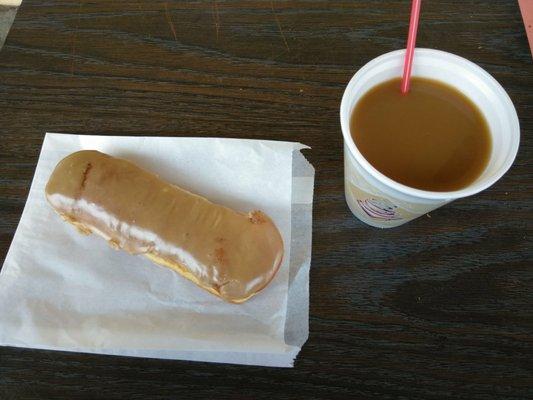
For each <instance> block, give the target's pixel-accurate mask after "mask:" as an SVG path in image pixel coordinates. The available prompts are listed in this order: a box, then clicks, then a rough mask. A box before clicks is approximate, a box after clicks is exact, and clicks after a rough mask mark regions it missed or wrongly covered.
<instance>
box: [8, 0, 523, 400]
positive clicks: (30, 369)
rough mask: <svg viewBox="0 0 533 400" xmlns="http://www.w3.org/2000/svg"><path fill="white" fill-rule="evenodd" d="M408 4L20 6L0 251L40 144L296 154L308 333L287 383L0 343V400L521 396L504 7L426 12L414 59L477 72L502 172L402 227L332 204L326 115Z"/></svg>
mask: <svg viewBox="0 0 533 400" xmlns="http://www.w3.org/2000/svg"><path fill="white" fill-rule="evenodd" d="M409 8H410V5H409V1H407V0H402V1H399V0H398V1H392V0H387V1H385V0H384V1H368V0H361V1H355V0H352V1H347V0H346V1H320V0H312V1H311V0H309V1H279V0H277V1H273V2H271V1H254V0H235V1H223V0H215V1H206V2H201V1H195V2H177V1H166V2H163V1H151V0H144V1H109V0H98V1H96V0H95V1H85V2H78V1H59V0H49V1H37V0H24V3H23V5H22V7H21V8H20V10H19V13H18V16H17V19H16V21H15V23H14V25H13V28H12V30H11V33H10V35H9V36H8V38H7V41H6V44H5V47H4V48H3V49H2V51H1V52H0V110H1V111H0V135H1V140H0V157H1V158H0V160H1V164H0V253H1V255H2V259H3V258H4V257H5V254H6V252H7V249H8V247H9V245H10V242H11V240H12V238H13V234H14V232H15V229H16V226H17V223H18V221H19V218H20V215H21V212H22V209H23V206H24V202H25V200H26V196H27V194H28V189H29V185H30V182H31V179H32V176H33V172H34V168H35V164H36V161H37V158H38V155H39V150H40V147H41V144H42V140H43V135H44V132H45V131H54V132H70V133H80V134H83V133H87V134H88V133H100V134H118V135H168V136H190V135H194V136H206V137H208V136H225V137H241V138H257V139H279V140H293V141H301V142H303V143H306V144H308V145H310V146H311V147H312V150H311V151H308V152H307V153H306V154H307V156H308V158H309V160H310V161H311V162H312V163H313V164H314V166H315V168H316V188H315V202H314V227H313V261H312V267H311V306H310V337H309V341H308V342H307V343H306V345H305V346H304V348H303V350H302V352H301V353H300V356H299V357H298V359H297V361H296V366H295V368H294V369H275V368H260V367H243V366H233V365H217V364H206V363H192V362H181V361H162V360H153V359H138V358H126V357H110V356H99V355H85V354H72V353H62V352H51V351H38V350H28V349H16V348H5V347H4V348H0V398H1V399H26V398H28V399H30V398H43V399H58V398H65V399H78V398H80V399H81V398H105V399H111V398H127V399H171V398H184V399H185V398H186V399H202V398H206V399H215V398H216V399H292V398H305V399H348V398H357V399H362V398H375V399H392V398H404V399H526V398H533V265H532V264H533V257H532V247H533V246H532V240H531V222H532V211H533V210H532V209H533V207H532V200H533V199H532V195H533V190H532V184H533V180H532V175H531V159H532V157H533V151H532V150H533V148H532V146H533V137H532V136H533V68H532V59H531V55H530V53H529V48H528V45H527V40H526V36H525V32H524V26H523V24H522V20H521V17H520V13H519V9H518V6H517V3H516V1H514V0H508V1H503V0H499V1H496V0H491V1H486V0H478V1H467V0H455V1H452V0H439V1H436V0H435V1H430V0H426V1H425V2H424V4H423V8H422V22H421V26H420V30H419V40H418V44H419V46H420V47H430V48H437V49H442V50H446V51H450V52H452V53H456V54H459V55H462V56H464V57H466V58H469V59H470V60H472V61H474V62H476V63H478V64H480V65H481V66H482V67H483V68H485V69H486V70H488V71H489V72H490V73H491V74H493V75H494V76H495V77H496V78H497V79H498V80H499V81H500V82H501V83H502V85H503V86H504V87H505V88H506V89H507V91H508V92H509V94H510V96H511V98H512V100H513V101H514V104H515V105H516V108H517V110H518V114H519V117H520V123H521V128H522V141H521V146H520V151H519V153H518V157H517V160H516V162H515V164H514V166H513V167H512V169H511V170H510V171H509V173H507V174H506V175H505V177H504V178H503V179H501V180H500V181H499V182H498V183H497V184H495V185H494V186H493V187H491V188H490V189H489V190H487V191H485V192H483V193H481V194H479V195H477V196H474V197H472V198H467V199H463V200H460V201H456V202H454V203H452V204H450V205H448V206H446V207H444V208H442V209H439V210H436V211H434V212H432V213H431V214H430V215H428V216H427V217H423V218H419V219H418V220H416V221H414V222H412V223H409V224H408V225H405V226H403V227H401V228H396V229H392V230H378V229H374V228H370V227H368V226H365V225H364V224H362V223H361V222H359V221H358V220H356V219H355V218H353V217H352V216H351V214H350V212H349V211H348V208H347V206H346V204H345V201H344V195H343V175H342V174H343V164H342V139H341V132H340V125H339V104H340V98H341V95H342V93H343V90H344V87H345V84H346V83H347V82H348V80H349V79H350V77H351V76H352V74H353V73H354V72H355V71H356V70H357V69H358V68H359V67H361V66H362V65H363V64H365V63H366V62H367V61H369V60H370V59H372V58H374V57H376V56H378V55H380V54H382V53H385V52H388V51H391V50H394V49H398V48H401V47H403V46H404V41H405V40H404V36H405V34H406V29H407V21H408V13H409Z"/></svg>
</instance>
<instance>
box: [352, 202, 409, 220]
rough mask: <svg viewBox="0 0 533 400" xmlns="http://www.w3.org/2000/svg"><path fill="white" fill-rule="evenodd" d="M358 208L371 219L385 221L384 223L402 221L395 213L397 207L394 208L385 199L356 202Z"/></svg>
mask: <svg viewBox="0 0 533 400" xmlns="http://www.w3.org/2000/svg"><path fill="white" fill-rule="evenodd" d="M357 204H359V207H361V209H362V210H363V211H364V212H365V213H366V214H367V215H368V216H369V217H371V218H375V219H379V220H385V221H397V220H400V219H402V217H401V216H400V215H398V213H397V212H396V210H397V208H398V206H395V205H394V204H392V203H391V202H390V201H388V200H386V199H373V198H372V199H366V200H359V199H358V200H357Z"/></svg>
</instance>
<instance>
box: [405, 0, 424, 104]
mask: <svg viewBox="0 0 533 400" xmlns="http://www.w3.org/2000/svg"><path fill="white" fill-rule="evenodd" d="M421 2H422V0H413V4H412V6H411V20H410V21H409V36H407V49H406V51H405V61H404V64H403V78H402V87H401V91H402V94H406V93H407V92H409V81H410V79H411V69H412V67H413V56H414V55H415V45H416V32H417V31H418V18H419V17H420V3H421Z"/></svg>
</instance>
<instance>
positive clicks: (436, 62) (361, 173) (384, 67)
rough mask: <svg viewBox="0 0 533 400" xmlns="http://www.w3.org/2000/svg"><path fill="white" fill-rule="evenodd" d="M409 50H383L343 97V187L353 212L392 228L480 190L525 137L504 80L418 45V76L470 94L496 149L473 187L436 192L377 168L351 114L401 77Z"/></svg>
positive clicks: (503, 168)
mask: <svg viewBox="0 0 533 400" xmlns="http://www.w3.org/2000/svg"><path fill="white" fill-rule="evenodd" d="M404 55H405V50H397V51H393V52H390V53H387V54H383V55H382V56H380V57H377V58H375V59H373V60H372V61H370V62H369V63H368V64H366V65H365V66H364V67H363V68H361V69H360V70H359V71H357V73H356V74H355V75H354V76H353V78H352V79H351V80H350V82H349V83H348V86H347V87H346V90H345V92H344V95H343V97H342V102H341V108H340V117H341V127H342V135H343V138H344V189H345V195H346V202H347V203H348V206H349V207H350V210H351V211H352V213H353V214H354V215H355V216H356V217H357V218H359V219H360V220H361V221H363V222H365V223H367V224H368V225H372V226H376V227H380V228H392V227H395V226H399V225H402V224H405V223H406V222H408V221H410V220H412V219H414V218H417V217H419V216H421V215H423V214H426V213H427V212H429V211H431V210H434V209H436V208H438V207H440V206H442V205H444V204H446V203H449V202H450V201H452V200H455V199H459V198H462V197H466V196H470V195H473V194H476V193H478V192H480V191H482V190H484V189H486V188H488V187H489V186H491V185H492V184H493V183H495V182H496V181H497V180H498V179H500V178H501V177H502V175H503V174H504V173H505V172H506V171H507V170H508V169H509V168H510V167H511V164H512V163H513V161H514V159H515V156H516V153H517V151H518V144H519V142H520V126H519V123H518V117H517V115H516V110H515V108H514V106H513V103H512V102H511V99H510V98H509V96H508V95H507V93H506V92H505V90H504V89H503V88H502V87H501V85H500V84H499V83H498V82H497V81H496V80H495V79H494V78H493V77H492V76H490V75H489V74H488V73H487V72H486V71H485V70H483V69H482V68H480V67H479V66H477V65H476V64H474V63H472V62H470V61H468V60H466V59H464V58H462V57H459V56H456V55H454V54H450V53H446V52H443V51H439V50H432V49H416V50H415V59H414V63H413V76H418V77H424V78H431V79H435V80H438V81H441V82H444V83H447V84H448V85H451V86H453V87H454V88H456V89H457V90H459V91H460V92H462V93H463V94H464V95H466V96H467V97H468V98H470V99H471V100H472V101H473V102H474V103H475V104H476V105H477V106H478V107H479V109H480V110H481V112H482V113H483V115H484V116H485V118H486V120H487V123H488V125H489V129H490V133H491V137H492V153H491V156H490V160H489V162H488V164H487V166H486V168H485V170H484V171H483V173H482V174H481V175H480V176H479V177H478V178H477V179H476V180H475V181H474V182H473V183H472V184H470V185H469V186H468V187H466V188H464V189H461V190H456V191H452V192H431V191H426V190H420V189H414V188H411V187H409V186H406V185H402V184H401V183H398V182H395V181H393V180H392V179H390V178H388V177H386V176H385V175H383V174H382V173H380V172H379V171H378V170H377V169H375V168H374V167H372V165H370V163H369V162H368V161H367V160H366V159H365V158H364V157H363V155H362V154H361V153H360V152H359V150H358V149H357V146H356V145H355V143H354V141H353V139H352V136H351V134H350V117H351V114H352V110H353V109H354V107H355V105H356V104H357V102H358V101H359V99H360V98H361V97H362V96H363V95H364V94H365V93H366V92H367V91H368V90H369V89H371V88H372V87H374V86H376V85H377V84H379V83H381V82H384V81H387V80H389V79H392V78H396V77H399V76H400V75H401V72H402V68H403V60H404Z"/></svg>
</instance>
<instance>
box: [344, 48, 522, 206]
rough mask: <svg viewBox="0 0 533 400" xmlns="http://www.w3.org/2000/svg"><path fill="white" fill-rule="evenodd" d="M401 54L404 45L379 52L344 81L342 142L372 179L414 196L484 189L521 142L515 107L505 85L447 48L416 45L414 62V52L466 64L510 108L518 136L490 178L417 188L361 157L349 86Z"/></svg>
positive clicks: (436, 197)
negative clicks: (446, 187) (451, 187)
mask: <svg viewBox="0 0 533 400" xmlns="http://www.w3.org/2000/svg"><path fill="white" fill-rule="evenodd" d="M404 54H405V49H400V50H394V51H391V52H388V53H385V54H382V55H380V56H378V57H376V58H374V59H372V60H370V61H369V62H368V63H366V64H365V65H364V66H363V67H361V68H360V69H359V70H358V71H357V72H356V73H355V74H354V75H353V76H352V78H351V79H350V81H349V82H348V84H347V85H346V89H345V90H344V93H343V96H342V100H341V105H340V119H341V130H342V135H343V138H344V142H345V143H346V145H347V146H348V148H349V150H350V153H351V154H352V155H353V156H354V157H355V159H356V160H357V162H358V163H359V164H360V165H361V166H362V167H363V169H364V170H365V171H366V172H368V173H369V174H370V175H371V176H372V177H373V178H374V179H376V180H378V181H379V182H381V183H383V184H385V185H386V186H388V187H390V188H392V189H394V190H397V191H398V192H400V193H403V194H405V195H408V196H414V197H418V198H422V199H428V200H454V199H458V198H461V197H467V196H471V195H473V194H476V193H479V192H481V191H483V190H485V189H487V188H488V187H490V186H492V185H493V184H494V183H495V182H496V181H498V180H499V179H500V178H501V177H502V176H503V175H504V174H505V173H506V172H507V171H508V170H509V168H510V167H511V165H512V164H513V162H514V160H515V158H516V154H517V153H518V146H519V143H520V122H519V120H518V115H517V113H516V109H515V107H514V104H513V102H512V101H511V98H510V97H509V95H508V94H507V92H506V91H505V89H504V88H503V87H502V86H501V85H500V84H499V82H498V81H497V80H496V79H495V78H494V77H493V76H492V75H490V74H489V73H488V72H487V71H485V70H484V69H483V68H481V67H480V66H479V65H477V64H475V63H473V62H472V61H469V60H467V59H466V58H464V57H461V56H458V55H456V54H452V53H448V52H446V51H442V50H435V49H427V48H416V49H415V62H416V55H418V56H421V55H430V56H436V57H441V58H445V59H446V60H447V61H451V62H453V63H455V64H458V65H462V66H464V67H466V68H469V69H471V70H474V71H475V72H476V74H479V75H482V76H483V79H484V80H485V81H486V82H489V83H490V84H491V85H492V86H493V89H494V90H495V91H497V92H498V98H499V99H500V102H501V103H504V104H505V106H506V108H508V109H509V110H510V113H509V117H510V125H511V126H512V130H513V131H515V134H516V135H517V138H518V140H517V141H516V142H515V143H513V144H512V145H511V150H510V152H509V155H508V156H507V158H506V159H505V161H504V163H503V165H502V166H501V167H500V169H499V170H498V172H497V173H496V174H494V175H492V176H491V177H490V178H487V179H485V180H483V181H481V182H479V183H478V184H471V185H469V186H467V187H466V188H463V189H459V190H454V191H447V192H434V191H429V190H422V189H416V188H413V187H410V186H407V185H404V184H402V183H399V182H396V181H395V180H393V179H391V178H389V177H387V176H386V175H384V174H383V173H381V172H379V171H378V170H377V169H376V168H374V167H373V166H372V165H371V164H370V163H369V162H368V161H367V160H366V159H365V158H364V157H363V155H362V154H361V152H360V151H359V149H358V148H357V146H356V145H355V142H354V140H353V138H352V135H351V132H350V117H351V111H352V110H351V109H347V107H349V106H348V96H349V93H350V92H351V89H352V87H353V86H354V85H355V84H356V83H357V81H358V79H359V78H360V77H361V76H362V75H363V74H365V73H366V72H367V71H368V70H370V69H372V68H374V67H375V66H376V65H378V64H380V63H382V62H385V61H387V60H389V59H393V58H397V57H398V56H402V57H403V55H404ZM399 75H400V74H399ZM345 114H347V118H345V117H344V115H345Z"/></svg>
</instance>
